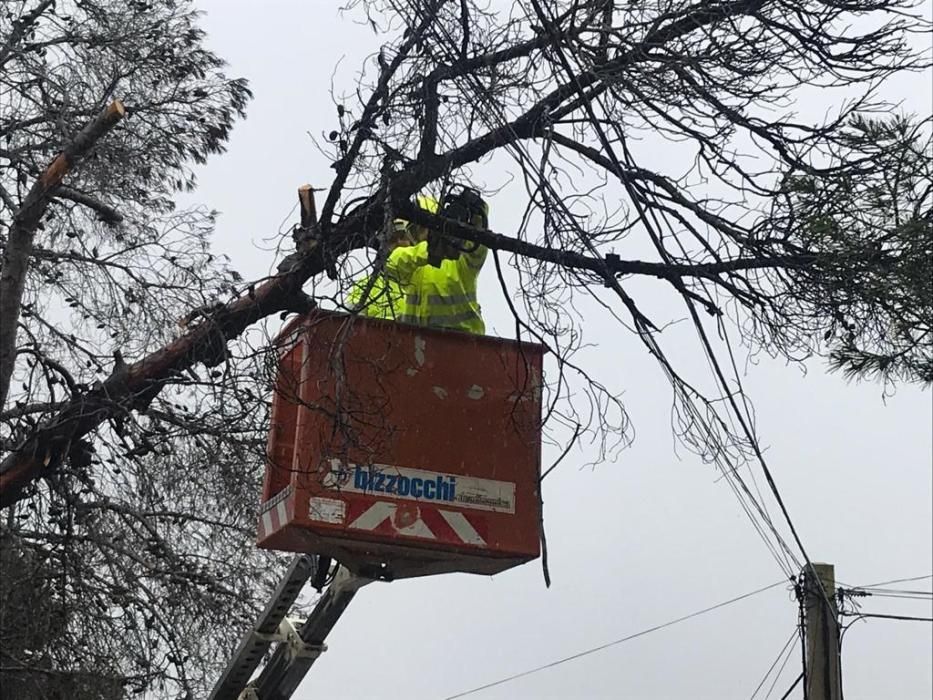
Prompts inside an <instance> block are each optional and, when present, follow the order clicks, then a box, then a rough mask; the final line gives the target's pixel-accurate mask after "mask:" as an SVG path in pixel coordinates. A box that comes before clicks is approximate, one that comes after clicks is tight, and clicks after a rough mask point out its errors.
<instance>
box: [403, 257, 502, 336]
mask: <svg viewBox="0 0 933 700" xmlns="http://www.w3.org/2000/svg"><path fill="white" fill-rule="evenodd" d="M486 252H487V251H486V248H485V247H484V246H479V247H477V248H476V250H474V251H471V252H469V253H461V255H460V257H458V258H457V259H456V260H444V261H442V262H441V266H440V267H439V268H438V267H432V266H431V265H428V243H427V241H422V242H421V243H418V244H417V245H412V246H401V247H399V248H396V249H395V250H393V251H392V252H391V253H390V254H389V258H388V260H387V261H386V271H387V272H388V273H389V275H391V276H392V277H393V278H394V279H397V280H398V281H399V284H400V287H401V289H402V291H403V292H404V295H405V298H404V300H403V303H402V307H401V315H400V317H398V320H399V321H403V322H405V323H414V324H417V325H419V326H434V327H436V328H452V329H454V330H458V331H466V332H468V333H476V334H478V335H482V334H483V333H485V332H486V324H485V323H483V317H482V314H481V311H480V305H479V302H478V301H477V298H476V279H477V277H478V276H479V271H480V270H481V269H482V267H483V263H484V262H485V261H486Z"/></svg>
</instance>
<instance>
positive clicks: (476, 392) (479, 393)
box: [466, 384, 486, 401]
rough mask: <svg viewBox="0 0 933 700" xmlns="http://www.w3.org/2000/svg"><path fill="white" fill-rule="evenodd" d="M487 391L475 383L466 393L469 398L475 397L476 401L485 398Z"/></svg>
mask: <svg viewBox="0 0 933 700" xmlns="http://www.w3.org/2000/svg"><path fill="white" fill-rule="evenodd" d="M485 393H486V392H485V391H483V387H481V386H479V385H478V384H474V385H473V386H471V387H470V388H469V389H467V394H466V395H467V398H468V399H473V400H474V401H479V400H480V399H481V398H483V396H484V395H485Z"/></svg>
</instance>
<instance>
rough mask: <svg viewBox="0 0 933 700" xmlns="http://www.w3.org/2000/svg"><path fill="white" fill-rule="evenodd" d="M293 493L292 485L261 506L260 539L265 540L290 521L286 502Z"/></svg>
mask: <svg viewBox="0 0 933 700" xmlns="http://www.w3.org/2000/svg"><path fill="white" fill-rule="evenodd" d="M290 494H291V487H290V486H289V487H286V488H285V489H284V490H283V491H280V492H279V493H277V494H276V495H275V496H273V497H272V498H270V499H269V500H268V501H266V502H265V503H263V504H262V506H260V512H261V513H262V514H261V515H260V517H259V539H260V540H264V539H265V538H266V537H268V536H269V535H271V534H272V533H273V532H275V531H276V530H278V529H279V528H280V527H282V526H283V525H285V523H286V522H288V509H287V508H286V505H285V502H286V499H287V498H288V496H289V495H290Z"/></svg>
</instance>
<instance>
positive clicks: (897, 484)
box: [194, 0, 933, 700]
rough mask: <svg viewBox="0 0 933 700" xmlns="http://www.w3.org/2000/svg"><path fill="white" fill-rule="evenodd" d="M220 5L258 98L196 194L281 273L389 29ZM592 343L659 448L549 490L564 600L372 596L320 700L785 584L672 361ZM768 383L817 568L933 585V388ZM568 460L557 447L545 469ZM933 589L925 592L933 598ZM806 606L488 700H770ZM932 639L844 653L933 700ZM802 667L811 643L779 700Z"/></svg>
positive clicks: (451, 682)
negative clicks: (685, 437) (294, 219)
mask: <svg viewBox="0 0 933 700" xmlns="http://www.w3.org/2000/svg"><path fill="white" fill-rule="evenodd" d="M199 4H200V5H201V6H202V7H203V8H204V10H205V11H206V12H207V14H206V16H205V18H204V21H203V25H204V27H205V28H206V30H207V31H208V34H209V45H210V46H211V47H212V48H213V49H215V50H216V51H217V52H218V53H219V54H220V55H221V56H223V57H224V58H226V59H227V61H228V62H229V63H230V74H231V75H237V76H244V77H246V78H248V79H249V81H250V83H251V87H252V89H253V91H254V92H255V95H256V97H255V100H254V101H253V103H252V104H251V105H250V107H249V116H248V119H247V120H246V121H245V122H243V123H241V124H239V125H238V126H237V127H236V129H235V130H234V132H233V137H232V140H231V143H230V149H229V153H227V154H226V155H224V156H221V157H219V158H215V159H214V160H213V161H212V162H211V163H209V164H208V165H207V166H206V167H205V168H203V169H202V170H201V171H200V176H199V177H200V188H199V189H198V191H197V192H196V193H195V196H194V199H195V200H196V201H199V202H202V203H204V204H205V205H207V206H209V207H212V208H215V209H218V210H220V211H221V213H222V216H221V218H220V221H219V225H218V229H217V236H216V245H217V247H218V249H219V250H221V251H223V252H226V253H227V254H228V255H230V257H231V258H232V260H233V264H234V266H235V267H236V268H237V269H239V271H240V272H241V273H243V274H244V276H246V277H259V276H262V275H264V274H266V273H267V272H268V271H269V269H270V268H271V267H272V266H273V265H274V262H275V260H274V256H273V253H272V252H271V250H270V248H271V247H272V246H273V245H274V243H275V238H276V236H278V235H280V233H284V232H285V231H286V230H287V227H281V224H282V221H283V219H285V218H286V216H287V215H288V214H289V212H290V211H291V210H292V208H293V205H294V202H295V190H296V188H297V186H298V185H300V184H302V183H305V182H310V183H312V184H315V185H317V186H326V185H328V184H329V183H330V180H331V176H332V173H333V171H332V170H331V169H330V168H329V163H328V162H327V161H326V159H325V158H324V157H323V156H321V155H320V154H319V153H318V152H317V151H316V150H315V148H314V146H313V145H312V143H311V140H310V138H309V136H308V133H309V132H310V133H313V134H317V135H320V134H321V133H326V132H327V131H329V130H330V129H332V128H334V126H335V124H336V117H335V113H334V108H333V104H332V102H331V98H330V95H329V90H330V87H331V80H332V77H333V81H334V84H335V85H336V86H337V87H338V88H340V89H343V90H347V91H349V90H351V89H352V87H353V85H354V77H355V74H356V71H357V70H358V68H359V66H360V65H361V62H362V60H363V59H364V58H365V57H366V56H367V55H369V54H371V53H372V52H374V51H375V50H377V49H378V46H379V43H380V37H378V36H375V35H374V34H373V32H372V30H371V29H370V28H369V27H367V26H364V25H360V24H355V23H354V22H353V19H354V16H353V15H352V14H349V15H346V16H344V17H343V18H341V17H340V16H339V15H338V12H337V10H336V4H332V3H329V2H323V1H322V2H311V1H305V2H298V1H294V2H286V1H284V0H281V1H274V2H273V1H267V2H262V3H256V2H246V1H245V0H241V1H233V0H211V1H207V0H203V1H202V2H200V3H199ZM338 61H341V62H340V65H339V67H338V68H337V71H336V73H335V72H334V68H335V65H337V63H338ZM887 89H888V90H889V94H892V95H895V96H899V97H900V98H903V99H905V100H906V103H905V107H906V108H907V109H912V110H914V111H922V112H929V110H930V105H931V99H933V98H931V92H930V90H931V88H930V80H929V76H925V77H924V78H920V77H916V76H915V77H914V78H912V79H908V80H901V81H899V82H898V83H896V84H892V85H890V86H889V87H888V88H887ZM488 167H489V168H490V169H491V170H490V172H483V173H482V176H483V177H484V179H486V180H487V182H489V183H499V182H505V181H506V180H507V170H508V167H509V166H508V163H507V162H505V161H503V160H501V159H499V160H495V161H494V162H493V163H491V164H490V165H489V166H488ZM497 169H498V170H497ZM513 172H514V168H513ZM521 195H522V192H521V190H519V189H516V188H506V190H504V191H503V193H502V194H500V195H498V196H497V197H496V198H495V199H494V200H493V201H492V202H491V204H492V221H493V224H494V228H495V229H496V230H498V231H502V232H508V231H509V230H512V229H514V227H515V226H517V223H518V217H519V215H520V213H521V210H522V207H523V205H524V199H522V196H521ZM289 223H291V221H289ZM286 235H287V234H286ZM488 267H491V266H488ZM480 296H481V301H482V303H483V307H484V310H485V313H486V317H487V321H488V325H489V326H491V330H492V331H494V332H497V333H498V334H502V335H508V333H509V331H510V329H511V328H512V324H511V323H510V321H509V315H508V309H507V307H506V305H505V302H504V300H503V298H502V294H501V292H500V291H499V290H498V288H497V284H496V281H495V272H494V270H492V269H487V270H485V271H484V273H483V277H482V278H481V287H480ZM587 313H588V312H587ZM674 332H676V331H674ZM587 333H588V340H589V341H590V342H593V343H595V344H596V347H594V348H592V349H590V350H588V351H587V352H586V353H584V355H583V356H582V359H583V361H584V362H585V363H586V366H587V367H588V368H589V369H590V370H591V371H592V372H593V373H594V374H595V375H596V376H598V377H599V378H600V379H602V380H603V381H605V382H606V383H607V384H608V385H610V386H611V387H613V388H614V389H615V390H617V391H619V392H624V401H625V404H626V407H627V409H628V411H629V413H630V414H631V416H632V418H633V420H634V422H635V427H636V430H637V437H636V441H635V444H634V445H633V446H632V447H631V448H630V449H627V450H625V451H624V452H622V453H621V455H620V457H619V459H618V460H617V461H616V462H614V463H603V464H599V465H597V466H596V467H595V468H582V466H583V465H584V464H586V463H587V462H589V461H591V459H592V453H591V452H588V451H587V450H581V451H574V452H572V453H571V454H570V456H569V457H568V459H567V460H566V461H565V462H564V463H563V464H562V465H561V466H560V467H559V468H558V469H557V470H556V471H555V472H554V473H553V474H552V475H551V476H550V477H548V479H547V480H546V482H545V487H544V499H545V515H546V527H547V535H548V544H549V550H550V560H551V561H550V569H551V576H552V578H553V582H554V583H553V586H552V587H551V588H550V589H546V588H545V586H544V582H543V579H542V576H541V568H540V566H539V564H538V563H537V562H535V563H532V564H528V565H526V566H523V567H520V568H518V569H514V570H512V571H509V572H506V573H504V574H501V575H499V576H496V577H494V578H486V577H480V576H469V575H446V576H438V577H431V578H425V579H419V580H409V581H400V582H395V583H392V584H373V585H371V586H369V587H367V588H364V589H363V590H362V592H361V593H360V594H359V595H358V597H357V599H356V600H355V601H354V602H353V604H352V606H351V607H350V609H349V612H348V613H347V614H346V615H345V616H344V618H343V619H342V620H341V621H340V623H339V624H338V626H337V627H336V629H335V631H334V632H333V634H332V636H331V637H330V639H329V640H328V644H329V647H330V649H329V651H328V652H327V653H326V654H325V655H324V656H323V657H322V658H321V659H320V660H319V661H318V663H317V665H315V667H314V668H313V669H312V671H311V673H310V674H309V675H308V677H307V678H306V680H305V681H304V683H303V684H302V686H301V688H300V689H299V691H298V693H297V694H296V696H295V697H296V698H297V699H298V700H310V699H311V698H330V699H336V698H381V697H386V698H395V697H403V696H404V697H406V698H408V699H410V700H416V699H420V698H444V697H447V696H450V695H453V694H456V693H458V692H461V691H465V690H468V689H470V688H473V687H475V686H479V685H483V684H485V683H489V682H492V681H495V680H498V679H500V678H503V677H506V676H509V675H512V674H516V673H519V672H522V671H525V670H527V669H529V668H533V667H536V666H539V665H543V664H546V663H548V662H551V661H553V660H556V659H560V658H563V657H566V656H569V655H573V654H575V653H578V652H581V651H584V650H586V649H588V648H592V647H596V646H599V645H602V644H605V643H607V642H610V641H612V640H615V639H619V638H622V637H625V636H627V635H629V634H632V633H635V632H638V631H640V630H643V629H645V628H649V627H652V626H655V625H658V624H660V623H664V622H666V621H668V620H671V619H674V618H677V617H680V616H683V615H686V614H688V613H691V612H694V611H696V610H699V609H702V608H705V607H708V606H711V605H714V604H716V603H719V602H722V601H724V600H727V599H730V598H733V597H736V596H739V595H742V594H744V593H748V592H750V591H753V590H756V589H758V588H761V587H764V586H766V585H768V584H772V583H776V582H778V581H780V580H781V579H782V577H783V575H782V573H781V569H780V568H779V567H778V565H777V563H776V562H775V560H774V559H773V558H772V557H771V555H770V554H769V552H768V551H767V549H766V548H765V546H764V545H763V544H762V542H761V540H760V539H759V537H758V535H757V534H756V533H755V531H754V530H753V529H752V526H751V524H750V523H749V521H748V519H747V518H746V516H745V515H744V513H743V512H742V510H741V508H740V507H739V504H738V502H737V500H736V498H735V496H734V495H733V494H732V492H731V491H730V490H729V488H728V486H727V485H726V483H725V481H722V480H720V479H719V478H718V474H717V472H716V471H715V469H714V467H712V466H710V465H704V464H702V463H701V462H700V461H699V459H697V458H696V457H694V456H693V455H692V454H690V453H689V452H687V451H686V450H684V449H683V448H678V446H677V445H676V444H675V441H674V438H673V437H672V432H671V414H670V406H671V391H670V388H669V386H668V384H667V382H666V380H665V379H664V377H663V376H662V375H661V373H660V371H659V370H658V368H657V367H656V365H655V364H654V362H653V361H652V360H651V359H650V358H649V357H648V356H647V354H646V353H645V351H644V350H643V349H642V348H641V346H639V345H638V344H637V343H635V342H634V341H633V340H632V339H630V338H623V337H620V329H619V327H618V325H616V324H613V323H610V321H609V319H608V318H607V317H606V316H605V315H600V314H599V313H598V312H597V310H596V309H595V306H594V308H593V313H592V317H591V316H589V315H587ZM675 355H676V359H677V360H678V361H679V362H681V366H682V367H683V368H685V369H687V370H689V371H690V372H693V373H694V374H696V375H697V376H700V375H702V373H704V372H705V371H706V370H705V365H704V363H703V362H702V360H701V358H700V357H699V355H698V353H696V352H694V351H693V350H691V349H690V347H686V346H685V347H684V349H683V350H682V351H680V352H675ZM745 381H746V386H747V389H748V391H749V393H750V395H751V397H752V398H753V400H754V405H755V409H756V414H757V427H758V430H759V433H760V435H761V437H762V442H763V444H764V445H765V446H767V448H768V449H767V452H766V456H767V458H768V460H769V462H770V465H771V468H772V469H773V471H774V474H775V478H776V480H777V484H778V486H779V488H780V490H781V492H782V495H783V497H784V499H785V502H786V504H787V506H788V508H789V511H790V514H791V516H792V518H793V520H794V522H795V524H796V526H797V528H798V530H799V532H800V534H801V537H802V539H803V542H804V544H805V546H806V547H807V549H808V552H809V554H810V556H811V557H812V558H813V559H814V560H819V561H828V562H832V563H835V565H836V572H837V577H838V579H840V580H841V581H843V582H845V583H846V584H850V585H863V584H869V583H874V582H879V581H885V580H890V579H898V578H905V577H914V576H924V575H930V574H931V573H933V554H931V552H933V542H931V521H933V513H931V503H933V481H931V473H933V472H931V463H933V446H931V420H933V417H931V397H930V393H929V392H928V391H927V392H922V391H920V390H918V389H916V388H900V389H899V390H898V391H897V392H896V394H894V395H893V396H885V395H884V391H883V388H882V387H881V386H879V385H876V384H847V383H846V382H845V381H844V380H843V379H842V378H841V377H840V376H835V375H827V374H826V373H825V371H824V366H823V365H822V364H821V363H819V362H812V363H810V364H808V365H807V366H806V372H804V371H803V368H801V367H799V366H787V365H785V363H784V362H782V361H773V360H770V359H768V358H759V359H758V360H757V362H756V363H754V364H752V365H750V366H749V368H748V373H747V377H746V378H745ZM555 456H556V454H555V450H553V449H546V450H545V453H544V459H543V461H544V463H545V464H549V463H550V461H552V460H553V459H554V458H555ZM757 477H758V478H759V483H762V484H763V482H762V481H761V477H760V473H757ZM282 556H283V557H288V556H289V555H287V554H283V555H282ZM931 583H933V581H931V580H930V579H926V580H922V581H918V582H914V583H912V584H904V585H905V586H906V587H909V588H914V589H925V590H930V588H931ZM898 602H899V601H896V600H891V599H887V598H886V599H881V600H875V599H871V598H869V599H867V600H866V601H865V603H864V607H865V609H866V610H869V611H874V612H900V613H905V614H911V615H921V616H929V615H930V614H931V607H930V604H929V603H928V602H916V601H910V602H901V604H900V605H895V603H898ZM796 616H797V607H796V603H795V601H794V599H793V595H792V593H791V592H790V591H789V589H788V587H787V586H778V587H776V588H773V589H771V590H768V591H766V592H763V593H761V594H758V595H756V596H753V597H750V598H749V599H747V600H743V601H741V602H738V603H736V604H734V605H730V606H728V607H725V608H723V609H720V610H716V611H713V612H711V613H709V614H706V615H703V616H700V617H697V618H695V619H691V620H688V621H686V622H683V623H681V624H678V625H676V626H673V627H671V628H669V629H664V630H660V631H657V632H654V633H652V634H649V635H646V636H644V637H640V638H637V639H633V640H631V641H628V642H625V643H623V644H620V645H617V646H614V647H612V648H609V649H606V650H604V651H601V652H598V653H595V654H592V655H589V656H587V657H585V658H581V659H578V660H576V661H571V662H568V663H566V664H562V665H560V666H557V667H555V668H551V669H548V670H544V671H541V672H539V673H535V674H533V675H530V676H527V677H525V678H521V679H518V680H516V681H513V682H510V683H507V684H504V685H501V686H498V687H496V688H492V689H489V690H486V691H482V692H477V693H475V694H473V695H471V696H469V697H471V698H476V699H477V700H492V699H493V698H577V697H579V698H610V697H611V698H615V697H629V698H747V697H750V696H751V695H752V693H753V691H754V690H755V688H756V686H757V685H758V683H759V681H760V680H761V679H762V677H763V676H764V675H765V672H766V670H767V669H768V667H769V666H770V665H771V663H772V662H773V661H774V659H775V658H776V657H777V655H778V652H779V650H780V649H781V648H782V647H783V645H784V644H785V642H786V641H787V639H788V638H789V636H790V635H791V633H792V632H793V630H794V628H795V624H796ZM931 629H933V626H931V625H930V624H926V623H909V622H887V621H882V620H873V621H867V622H863V623H859V624H856V625H855V626H853V628H852V629H851V630H850V631H849V632H848V633H847V634H846V636H845V642H844V647H843V672H844V677H845V694H846V698H847V700H858V699H859V698H905V699H907V698H917V699H918V700H920V699H928V698H930V697H931V694H933V671H931V657H930V654H931V646H933V637H931ZM799 671H800V658H799V650H798V649H797V648H796V647H795V652H794V653H793V654H792V656H791V657H790V661H789V663H788V664H787V667H786V669H785V670H784V672H783V674H782V675H781V677H780V679H779V680H778V682H777V685H776V686H775V688H774V694H773V695H772V697H780V695H781V694H783V692H784V691H785V690H786V689H787V687H789V685H790V684H791V682H792V681H793V679H794V678H795V677H796V675H797V674H798V673H799ZM769 685H770V682H769V683H768V684H767V685H766V686H765V690H767V687H768V686H769ZM801 696H802V695H801V693H800V692H795V694H794V695H792V696H791V697H797V698H799V697H801ZM759 697H764V693H763V692H762V693H760V694H759Z"/></svg>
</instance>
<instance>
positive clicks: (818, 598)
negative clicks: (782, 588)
mask: <svg viewBox="0 0 933 700" xmlns="http://www.w3.org/2000/svg"><path fill="white" fill-rule="evenodd" d="M811 567H812V568H811ZM802 578H803V581H804V605H805V607H804V618H805V622H806V637H807V652H806V653H807V671H808V678H807V679H806V693H805V696H804V697H806V698H807V699H808V700H842V671H841V668H840V664H839V614H838V611H837V609H836V575H835V569H834V567H833V565H832V564H816V563H814V564H811V565H810V566H806V567H804V569H803V572H802ZM820 584H822V589H821V588H820Z"/></svg>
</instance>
